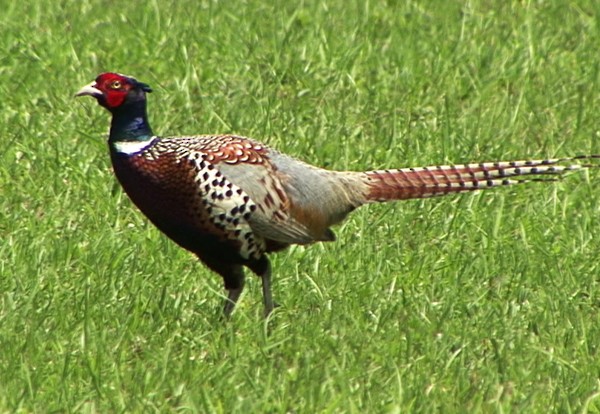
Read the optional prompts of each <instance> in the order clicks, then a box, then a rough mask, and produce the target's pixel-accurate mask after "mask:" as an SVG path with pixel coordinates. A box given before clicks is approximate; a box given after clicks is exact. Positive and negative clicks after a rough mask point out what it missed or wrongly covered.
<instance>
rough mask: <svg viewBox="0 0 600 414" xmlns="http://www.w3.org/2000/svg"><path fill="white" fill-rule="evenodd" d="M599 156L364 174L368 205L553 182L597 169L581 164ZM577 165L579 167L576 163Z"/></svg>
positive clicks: (445, 166)
mask: <svg viewBox="0 0 600 414" xmlns="http://www.w3.org/2000/svg"><path fill="white" fill-rule="evenodd" d="M598 158H600V155H583V156H576V157H568V158H552V159H546V160H528V161H501V162H489V163H480V164H464V165H439V166H431V167H420V168H402V169H397V170H378V171H369V172H366V173H365V174H366V176H367V182H368V185H369V192H368V195H367V199H368V200H369V201H390V200H406V199H411V198H426V197H434V196H440V195H445V194H450V193H460V192H465V191H476V190H483V189H487V188H494V187H499V186H509V185H514V184H523V183H527V182H532V181H556V180H557V179H558V178H560V177H562V176H563V175H564V174H565V173H567V172H569V171H574V170H579V169H582V168H590V167H597V166H598V165H596V164H584V163H581V161H586V160H587V161H591V160H593V159H598ZM578 161H579V163H577V162H578Z"/></svg>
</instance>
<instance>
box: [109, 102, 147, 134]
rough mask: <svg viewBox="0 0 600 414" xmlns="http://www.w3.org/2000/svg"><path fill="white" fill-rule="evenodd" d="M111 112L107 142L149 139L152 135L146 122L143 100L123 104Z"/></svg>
mask: <svg viewBox="0 0 600 414" xmlns="http://www.w3.org/2000/svg"><path fill="white" fill-rule="evenodd" d="M112 114H113V117H112V122H111V124H110V135H109V138H108V141H109V142H124V141H125V142H126V141H149V140H150V139H151V138H152V137H153V136H154V134H153V133H152V128H150V123H149V122H148V115H147V114H146V102H145V101H138V102H133V103H131V104H128V105H125V106H123V107H120V108H118V109H117V110H115V111H113V113H112Z"/></svg>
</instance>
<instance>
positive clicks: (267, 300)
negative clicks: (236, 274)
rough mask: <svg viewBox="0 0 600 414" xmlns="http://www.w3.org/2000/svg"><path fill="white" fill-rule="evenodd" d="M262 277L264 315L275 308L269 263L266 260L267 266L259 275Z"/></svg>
mask: <svg viewBox="0 0 600 414" xmlns="http://www.w3.org/2000/svg"><path fill="white" fill-rule="evenodd" d="M260 278H261V279H262V292H263V302H264V304H265V317H267V316H269V315H270V314H271V312H273V309H274V308H275V303H274V302H273V294H272V293H271V264H270V263H269V262H267V268H266V269H265V271H264V272H263V273H262V274H261V275H260Z"/></svg>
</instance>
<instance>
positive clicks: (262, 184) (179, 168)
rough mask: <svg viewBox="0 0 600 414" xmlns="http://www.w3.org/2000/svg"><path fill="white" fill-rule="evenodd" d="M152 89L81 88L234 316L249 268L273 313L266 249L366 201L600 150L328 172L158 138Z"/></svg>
mask: <svg viewBox="0 0 600 414" xmlns="http://www.w3.org/2000/svg"><path fill="white" fill-rule="evenodd" d="M149 92H152V89H151V88H150V86H149V85H147V84H145V83H142V82H139V81H137V80H136V79H135V78H133V77H129V76H125V75H121V74H117V73H103V74H101V75H99V76H98V77H97V78H96V80H95V81H94V82H92V83H91V84H89V85H86V86H84V87H83V88H82V89H81V90H79V91H78V92H77V94H76V96H85V95H87V96H92V97H94V98H96V100H97V101H98V103H99V104H100V106H102V107H104V108H106V109H107V110H108V111H109V112H110V113H111V114H112V122H111V127H110V134H109V137H108V146H109V150H110V157H111V161H112V166H113V169H114V172H115V175H116V177H117V179H118V180H119V182H120V183H121V185H122V187H123V189H124V190H125V192H126V193H127V195H128V196H129V197H130V198H131V200H132V201H133V203H134V204H135V205H136V206H137V207H138V208H139V209H140V210H141V211H142V212H143V213H144V214H145V215H146V216H147V217H148V219H149V220H150V221H151V222H152V223H153V224H154V225H156V227H158V228H159V229H160V230H161V231H162V232H163V233H164V234H165V235H167V236H168V237H169V238H171V239H172V240H173V241H174V242H175V243H177V244H178V245H180V246H181V247H183V248H185V249H187V250H189V251H190V252H192V253H194V254H195V255H196V256H197V257H198V258H199V259H200V261H202V262H203V263H204V264H205V265H206V266H208V267H209V268H210V269H212V270H213V271H214V272H216V273H218V274H219V275H220V276H221V277H222V278H223V280H224V285H225V290H226V291H227V299H226V301H225V305H224V309H223V311H224V314H225V315H226V316H229V315H230V314H231V312H232V311H233V309H234V307H235V305H236V302H237V301H238V299H239V297H240V294H241V293H242V290H243V288H244V267H246V268H248V269H250V270H251V271H252V272H253V273H255V274H256V275H257V276H259V277H260V278H261V279H262V293H263V302H264V307H265V313H266V314H267V315H268V314H269V313H270V312H271V311H272V310H273V308H274V302H273V298H272V295H271V265H270V262H269V259H268V258H267V253H271V252H276V251H279V250H282V249H285V248H286V247H288V246H290V245H292V244H301V245H306V244H311V243H314V242H319V241H334V240H335V235H334V233H333V232H332V230H331V229H330V227H331V226H333V225H334V224H337V223H339V222H341V221H342V220H344V218H345V217H346V216H347V215H348V214H349V213H350V212H351V211H353V210H354V209H356V208H357V207H359V206H362V205H364V204H368V203H373V202H385V201H393V200H406V199H415V198H425V197H432V196H440V195H445V194H453V193H462V192H467V191H474V190H482V189H488V188H494V187H498V186H509V185H513V184H519V183H524V182H528V181H547V180H548V179H550V180H552V177H549V176H554V177H559V176H561V175H563V174H564V173H566V172H568V171H571V170H577V169H581V168H586V167H589V166H590V165H589V164H583V162H585V161H589V160H591V159H592V158H600V155H590V156H578V157H569V158H555V159H545V160H529V161H509V162H491V163H474V164H464V165H451V166H432V167H420V168H402V169H388V170H377V171H367V172H348V171H329V170H325V169H321V168H317V167H314V166H312V165H309V164H306V163H304V162H302V161H299V160H297V159H295V158H292V157H290V156H287V155H285V154H282V153H281V152H278V151H276V150H274V149H271V148H269V147H267V146H266V145H264V144H262V143H260V142H258V141H255V140H253V139H250V138H245V137H242V136H237V135H196V136H182V137H168V138H166V137H159V136H156V135H154V134H153V133H152V129H151V127H150V123H149V122H148V116H147V112H146V94H147V93H149ZM524 176H529V177H528V178H529V179H524V178H523V177H524Z"/></svg>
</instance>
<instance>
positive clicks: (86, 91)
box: [75, 82, 102, 98]
mask: <svg viewBox="0 0 600 414" xmlns="http://www.w3.org/2000/svg"><path fill="white" fill-rule="evenodd" d="M86 95H87V96H93V97H96V98H97V97H99V96H102V91H101V90H100V89H98V88H96V82H92V83H90V84H89V85H85V86H84V87H83V88H81V89H79V91H78V92H77V93H76V94H75V97H78V96H86Z"/></svg>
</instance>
